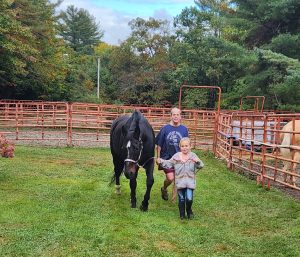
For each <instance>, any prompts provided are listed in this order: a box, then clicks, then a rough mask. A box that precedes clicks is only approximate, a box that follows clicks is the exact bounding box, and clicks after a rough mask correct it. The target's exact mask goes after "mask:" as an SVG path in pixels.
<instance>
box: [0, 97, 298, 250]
mask: <svg viewBox="0 0 300 257" xmlns="http://www.w3.org/2000/svg"><path fill="white" fill-rule="evenodd" d="M134 109H139V110H140V111H141V113H143V115H144V116H145V117H146V118H147V119H148V120H149V122H150V124H151V125H152V127H153V129H154V131H155V133H157V132H158V130H159V129H160V127H161V126H162V125H164V124H166V123H167V122H169V118H170V108H162V107H143V106H139V107H138V106H135V107H132V106H116V105H100V104H87V103H65V102H42V101H9V100H2V101H0V133H1V134H4V135H5V137H6V138H8V139H9V140H12V141H14V142H15V143H16V144H17V154H16V157H15V159H16V162H17V164H11V163H12V162H13V161H14V160H13V159H12V160H11V162H10V160H5V162H1V166H0V168H1V173H2V174H1V177H0V185H1V192H2V193H1V194H2V197H3V196H5V197H8V202H9V203H11V204H10V205H9V206H6V205H5V204H4V202H1V206H2V207H5V208H2V210H5V211H4V212H3V214H2V218H1V228H0V245H1V246H2V247H1V248H2V250H0V255H1V254H3V256H83V255H85V256H97V254H98V256H111V255H112V254H113V255H114V256H121V255H122V256H188V255H189V256H225V255H227V256H241V255H244V256H261V254H263V255H265V256H285V254H286V256H297V255H299V254H300V249H299V235H300V234H299V229H298V228H299V225H300V224H299V212H300V207H299V202H298V201H293V200H292V199H289V198H286V197H285V196H284V195H281V194H280V193H279V192H278V191H277V189H276V188H279V189H281V190H284V191H288V192H289V193H290V194H292V195H294V196H295V197H297V196H298V195H299V194H298V192H299V190H300V179H299V172H298V171H297V169H298V167H297V165H298V166H299V160H297V158H295V156H297V155H296V153H297V152H298V151H299V146H297V145H295V142H296V137H297V135H299V134H300V131H299V130H297V129H296V126H295V125H292V128H293V129H292V130H291V131H288V132H283V131H282V128H283V127H284V125H285V124H287V123H288V122H291V124H295V123H296V120H300V114H299V113H296V114H286V113H284V114H280V113H275V112H266V111H263V110H257V108H256V109H254V110H251V111H243V110H237V111H230V110H218V109H215V110H205V109H203V110H197V109H186V108H184V109H183V111H182V116H183V123H184V124H185V125H187V126H188V128H189V132H190V137H191V140H192V144H193V147H194V148H195V149H197V150H199V152H200V153H201V154H200V156H201V157H202V158H203V160H204V163H205V164H206V166H205V168H204V170H203V171H201V172H200V173H199V175H198V176H199V178H198V180H199V182H198V183H199V184H198V185H199V189H197V191H196V193H197V195H196V206H198V207H196V211H197V212H198V213H199V215H198V217H196V219H195V220H194V221H192V222H180V221H179V220H178V218H177V209H176V208H177V207H176V206H175V205H174V204H172V203H171V202H168V203H166V202H164V201H162V200H161V199H160V195H159V188H158V184H161V183H157V182H155V183H154V188H153V192H152V193H151V199H150V204H149V212H148V213H142V212H140V211H138V210H137V211H133V210H131V209H130V208H129V206H128V198H129V188H128V187H125V186H124V187H123V188H124V194H122V196H117V195H115V193H114V188H109V187H107V184H108V182H109V180H110V177H111V175H112V171H113V167H112V159H111V156H110V154H109V152H108V150H107V148H108V146H109V131H110V127H111V123H112V121H113V120H115V119H116V118H117V117H118V116H120V115H123V114H128V113H131V112H132V111H133V110H134ZM282 133H283V134H284V133H286V134H289V135H291V140H290V142H291V144H290V145H287V144H285V143H282V142H281V141H280V138H281V135H282ZM27 145H31V147H28V146H27ZM40 146H44V147H40ZM45 146H47V147H46V148H45ZM66 146H68V147H66ZM73 146H74V147H73ZM81 148H82V149H83V150H82V151H81V152H79V151H80V149H81ZM281 148H284V149H289V150H290V151H289V152H290V155H289V156H287V155H285V156H283V155H282V153H281V152H280V149H281ZM18 149H19V150H18ZM48 149H49V150H48ZM43 153H44V154H45V156H43ZM18 154H20V156H24V158H25V159H24V160H25V161H24V160H22V161H21V160H18ZM212 156H214V157H212ZM26 158H28V160H29V161H32V160H34V161H32V163H31V165H32V167H35V168H34V170H35V172H36V173H33V172H32V171H30V172H29V171H28V170H30V167H29V166H28V165H26V167H25V168H24V170H22V171H23V173H24V174H20V173H18V167H20V169H22V168H21V167H22V166H23V165H25V164H24V162H26ZM97 158H99V159H97ZM217 159H218V160H217ZM219 159H221V160H222V161H219ZM36 162H37V164H36ZM224 162H225V164H226V166H225V165H224ZM283 162H286V163H290V164H291V165H290V169H284V168H283ZM48 163H49V164H48ZM72 163H74V164H76V165H75V166H72V167H71V164H72ZM54 164H59V165H60V166H58V167H60V168H57V167H56V166H55V167H54V166H53V165H54ZM3 165H4V166H3ZM10 165H11V166H10ZM18 165H19V166H18ZM29 165H30V164H29ZM35 165H37V166H35ZM48 165H51V166H48ZM61 165H62V166H61ZM44 166H45V167H44ZM46 166H47V170H46ZM2 167H8V170H9V171H10V173H11V174H14V176H13V175H11V174H9V173H6V172H5V170H3V169H2ZM61 167H64V168H63V170H62V168H61ZM226 167H227V168H229V170H232V171H237V172H228V170H227V168H226ZM99 169H101V170H102V171H101V172H103V173H101V174H102V176H103V177H100V178H98V174H99V173H98V170H99ZM39 172H40V174H39V175H37V174H38V173H39ZM79 172H82V173H79ZM83 172H84V173H83ZM236 173H240V174H243V175H245V176H246V177H248V178H251V179H254V180H255V181H256V183H257V184H258V185H259V186H257V185H256V183H253V181H251V182H250V183H249V182H247V179H246V178H245V177H244V176H240V175H239V174H236ZM37 176H41V181H39V182H37V181H35V180H34V179H36V177H37ZM85 176H89V177H85ZM139 176H140V179H142V180H145V179H146V178H145V175H144V174H143V172H141V174H140V175H139ZM18 177H20V179H21V178H22V180H18ZM75 177H76V178H75ZM12 178H16V179H17V181H18V183H19V184H22V181H24V180H26V179H32V180H33V181H32V182H31V184H30V186H29V185H27V186H26V187H24V188H22V191H19V189H18V187H17V186H16V187H13V188H8V187H7V184H10V183H12V181H11V180H12ZM78 178H79V179H80V178H81V179H82V181H77V180H76V179H78ZM162 179H163V177H162V174H160V173H158V172H157V170H156V171H155V181H162ZM75 180H76V182H74V181H75ZM58 181H60V183H61V185H59V187H56V186H57V185H55V183H58ZM294 182H295V183H294ZM81 183H82V184H81ZM122 183H123V184H125V183H127V182H126V181H125V180H124V179H123V180H122ZM139 183H142V182H139ZM76 185H80V186H78V187H76ZM99 185H101V186H99ZM50 186H52V187H55V188H56V189H55V190H54V191H52V190H51V189H50V188H49V187H50ZM272 186H274V187H276V188H274V189H273V190H272V188H271V187H272ZM30 187H33V188H35V189H38V190H37V191H34V192H31V190H30ZM44 188H45V189H44ZM74 188H76V191H72V189H74ZM264 188H271V190H270V191H266V190H264ZM39 190H40V191H39ZM16 192H17V193H18V195H17V196H15V197H17V198H16V199H11V197H13V196H12V195H13V194H15V193H16ZM27 192H31V194H30V195H29V196H28V199H26V201H25V202H24V201H22V194H24V195H25V194H26V193H27ZM50 192H51V194H50ZM83 192H84V193H83ZM198 192H200V193H198ZM137 194H139V195H140V197H139V198H142V197H141V194H142V193H141V192H137ZM36 198H38V199H40V200H41V202H39V205H40V206H38V205H34V201H35V199H36ZM258 199H259V200H258ZM298 199H300V198H299V197H298ZM13 200H14V201H13ZM48 201H49V202H48ZM12 202H15V203H19V205H18V207H16V208H14V207H13V206H12ZM94 202H95V204H94ZM43 204H49V206H44V205H43ZM25 205H29V206H30V207H31V209H30V210H28V211H27V212H26V211H25V210H24V209H22V208H24V207H23V206H25ZM32 208H36V209H34V210H32ZM20 209H22V213H18V210H20ZM10 210H14V212H15V213H17V214H16V215H20V217H19V216H14V217H13V218H11V216H9V215H8V214H7V213H10ZM54 210H55V212H54ZM30 212H32V214H28V213H30ZM24 213H25V214H28V215H35V214H36V216H28V217H27V216H26V215H25V214H24ZM48 213H51V214H52V216H49V215H48ZM284 213H286V214H284ZM24 215H25V216H24ZM0 216H1V215H0ZM43 216H44V217H43ZM5 220H7V221H5ZM37 220H43V222H44V223H45V224H46V225H42V224H41V223H39V222H37ZM15 221H18V222H17V223H14V222H15ZM75 221H76V222H77V223H75ZM73 222H74V223H73ZM28 224H29V225H28ZM143 229H144V230H143ZM14 231H18V233H17V234H14ZM184 231H185V232H184ZM25 239H26V240H25ZM30 239H31V240H33V241H34V242H33V241H31V242H30ZM178 239H179V240H178ZM16 240H19V241H20V243H18V241H16ZM72 241H74V242H72ZM62 242H63V243H62ZM13 244H15V245H17V246H16V247H15V248H14V247H13V246H11V248H9V245H13ZM186 247H187V249H186ZM32 249H34V250H32Z"/></svg>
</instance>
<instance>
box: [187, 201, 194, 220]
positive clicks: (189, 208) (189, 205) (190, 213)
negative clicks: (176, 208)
mask: <svg viewBox="0 0 300 257" xmlns="http://www.w3.org/2000/svg"><path fill="white" fill-rule="evenodd" d="M192 204H193V201H189V200H187V201H186V214H187V217H188V219H193V218H194V214H193V211H192Z"/></svg>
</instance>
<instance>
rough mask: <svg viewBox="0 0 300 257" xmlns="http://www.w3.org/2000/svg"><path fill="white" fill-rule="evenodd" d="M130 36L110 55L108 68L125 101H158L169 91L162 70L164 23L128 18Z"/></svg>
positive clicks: (165, 57) (167, 37)
mask: <svg viewBox="0 0 300 257" xmlns="http://www.w3.org/2000/svg"><path fill="white" fill-rule="evenodd" d="M129 25H130V26H131V29H132V33H131V35H130V37H129V38H128V39H127V40H126V41H125V42H123V43H122V44H121V46H120V47H119V48H115V49H114V50H113V51H112V52H111V55H110V59H111V60H110V63H109V68H110V71H111V74H113V76H114V77H115V78H116V81H117V84H118V85H119V86H120V88H121V90H122V94H121V95H120V100H121V101H122V102H124V103H128V104H159V103H161V101H162V100H163V99H164V98H166V96H167V95H168V93H169V90H168V88H167V84H166V78H165V76H166V71H167V70H169V69H172V68H173V65H172V63H170V62H169V60H168V49H169V47H170V40H171V38H170V33H169V27H168V23H167V22H166V21H162V20H156V19H153V18H150V19H149V20H144V19H141V18H137V19H134V20H132V21H131V22H130V23H129Z"/></svg>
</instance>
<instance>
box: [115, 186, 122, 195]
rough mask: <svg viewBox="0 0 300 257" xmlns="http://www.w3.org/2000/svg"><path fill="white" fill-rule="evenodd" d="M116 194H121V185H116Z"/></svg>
mask: <svg viewBox="0 0 300 257" xmlns="http://www.w3.org/2000/svg"><path fill="white" fill-rule="evenodd" d="M116 194H117V195H120V194H121V185H116Z"/></svg>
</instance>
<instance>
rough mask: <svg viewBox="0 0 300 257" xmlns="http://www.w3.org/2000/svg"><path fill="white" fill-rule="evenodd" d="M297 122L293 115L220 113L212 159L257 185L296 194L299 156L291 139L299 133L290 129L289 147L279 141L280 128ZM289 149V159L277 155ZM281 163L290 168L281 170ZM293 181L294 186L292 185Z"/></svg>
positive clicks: (298, 117)
mask: <svg viewBox="0 0 300 257" xmlns="http://www.w3.org/2000/svg"><path fill="white" fill-rule="evenodd" d="M295 120H300V113H297V114H274V113H266V114H262V113H260V114H259V113H249V112H248V113H247V112H233V113H220V115H219V121H218V132H217V142H216V153H215V154H216V156H218V157H220V158H222V159H225V160H226V162H227V165H228V167H229V168H230V169H236V170H239V171H242V172H243V173H246V174H249V175H254V177H255V178H256V179H257V181H258V182H261V183H262V185H263V186H264V185H265V184H267V185H268V187H270V184H271V182H278V183H279V184H282V185H284V186H288V187H291V188H294V189H298V190H300V184H299V182H300V179H299V178H300V175H299V168H298V170H297V166H298V167H299V166H300V165H299V164H300V162H299V160H295V158H294V157H295V153H296V152H298V153H297V154H299V151H300V147H299V145H296V144H295V143H294V142H295V137H296V136H299V134H300V130H299V129H296V128H295V126H293V127H294V129H293V130H292V131H290V132H286V133H289V134H290V135H291V145H283V144H281V141H280V134H282V135H284V133H283V132H282V131H281V129H282V127H283V126H284V125H285V124H287V123H288V122H289V121H292V122H293V123H295ZM283 148H285V149H289V151H290V156H288V157H283V156H281V155H280V149H283ZM283 161H285V162H286V163H288V164H294V165H291V166H290V168H288V169H287V170H284V169H283ZM293 179H295V180H296V183H293Z"/></svg>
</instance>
